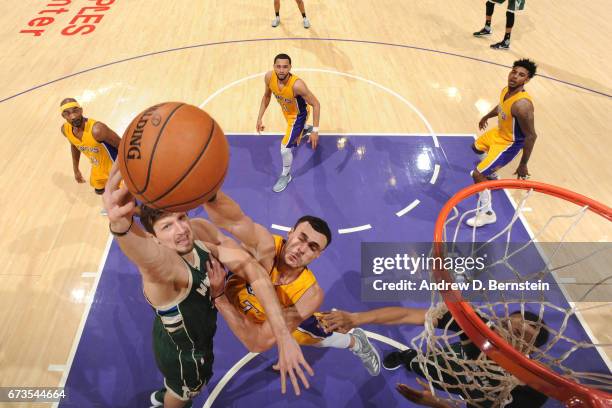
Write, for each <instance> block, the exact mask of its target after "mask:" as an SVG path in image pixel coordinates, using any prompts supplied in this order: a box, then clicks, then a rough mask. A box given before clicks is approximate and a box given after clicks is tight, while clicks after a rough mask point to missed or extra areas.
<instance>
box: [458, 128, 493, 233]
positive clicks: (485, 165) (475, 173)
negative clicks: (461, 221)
mask: <svg viewBox="0 0 612 408" xmlns="http://www.w3.org/2000/svg"><path fill="white" fill-rule="evenodd" d="M498 134H499V130H498V129H497V128H493V129H491V130H489V131H487V132H485V133H483V134H482V135H481V136H480V137H479V138H478V139H476V141H475V142H474V144H473V145H472V150H473V151H474V153H476V154H478V155H479V156H480V157H481V161H480V163H478V165H477V166H476V168H475V169H474V170H472V172H471V176H472V179H473V180H474V183H481V182H483V181H487V177H488V176H492V175H493V174H495V171H496V170H497V167H494V165H495V159H496V157H497V155H498V154H499V152H498V151H494V149H493V146H495V139H496V137H498ZM495 221H497V218H496V216H495V213H494V212H493V207H492V199H491V192H490V191H489V190H484V191H481V192H480V193H478V209H477V211H476V215H475V216H474V217H471V218H469V219H468V220H466V223H467V224H468V225H469V226H470V227H472V226H474V224H476V226H477V227H481V226H483V225H486V224H492V223H494V222H495Z"/></svg>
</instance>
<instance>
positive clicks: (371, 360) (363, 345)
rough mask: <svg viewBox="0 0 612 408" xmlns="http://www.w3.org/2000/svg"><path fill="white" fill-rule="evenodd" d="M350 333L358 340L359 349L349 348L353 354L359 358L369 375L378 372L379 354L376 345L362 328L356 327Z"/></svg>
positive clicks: (374, 374)
mask: <svg viewBox="0 0 612 408" xmlns="http://www.w3.org/2000/svg"><path fill="white" fill-rule="evenodd" d="M351 335H352V336H353V338H354V339H355V341H358V342H359V351H353V350H351V351H352V352H353V354H355V355H356V356H357V357H359V358H360V359H361V362H362V363H363V365H364V366H365V368H366V370H368V373H370V375H371V376H376V375H378V374H380V354H378V350H376V347H374V345H373V344H372V343H370V340H368V336H367V335H366V333H365V332H364V331H363V330H362V329H360V328H356V329H355V330H353V332H352V333H351Z"/></svg>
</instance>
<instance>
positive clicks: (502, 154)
mask: <svg viewBox="0 0 612 408" xmlns="http://www.w3.org/2000/svg"><path fill="white" fill-rule="evenodd" d="M523 144H524V143H523V141H508V140H505V139H502V138H501V137H500V136H499V129H498V128H493V129H491V130H489V131H487V132H485V133H483V134H482V135H481V136H480V137H479V138H478V139H476V141H475V142H474V146H475V147H476V149H477V150H479V151H481V152H486V153H487V155H486V156H485V158H484V159H483V160H482V161H481V162H480V163H478V166H476V169H477V170H478V171H479V172H480V173H481V174H482V175H483V176H489V175H491V174H493V173H495V172H496V171H497V170H499V169H501V168H502V167H504V166H505V165H506V164H508V163H510V162H511V161H512V160H513V159H514V158H515V157H516V155H517V154H518V153H519V152H520V151H521V150H522V149H523Z"/></svg>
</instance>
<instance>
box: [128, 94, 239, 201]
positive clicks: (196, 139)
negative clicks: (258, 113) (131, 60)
mask: <svg viewBox="0 0 612 408" xmlns="http://www.w3.org/2000/svg"><path fill="white" fill-rule="evenodd" d="M118 153H119V154H118V155H117V156H118V157H117V159H118V161H119V169H120V171H121V175H122V176H123V180H124V181H125V183H126V185H127V188H128V190H129V191H130V193H132V194H133V195H134V197H136V199H137V200H139V201H140V202H142V203H143V204H144V205H147V206H149V207H153V208H156V209H159V210H164V211H169V212H181V211H187V210H190V209H192V208H195V207H197V206H198V205H200V204H201V203H203V202H205V201H207V200H209V199H210V198H211V197H212V196H214V194H215V193H216V192H217V191H218V190H219V188H221V185H222V184H223V180H224V178H225V175H226V174H227V167H228V163H229V146H228V143H227V139H226V138H225V135H224V133H223V130H221V127H220V126H219V124H218V123H217V122H215V120H214V119H213V118H211V117H210V115H208V114H207V113H206V112H204V111H203V110H202V109H200V108H198V107H196V106H192V105H188V104H185V103H181V102H165V103H160V104H158V105H155V106H151V107H150V108H148V109H145V110H144V111H143V112H141V113H140V114H138V115H137V116H136V117H135V118H134V119H133V120H132V122H131V123H130V125H129V126H128V128H127V129H126V131H125V133H124V134H123V138H122V139H121V143H120V144H119V152H118Z"/></svg>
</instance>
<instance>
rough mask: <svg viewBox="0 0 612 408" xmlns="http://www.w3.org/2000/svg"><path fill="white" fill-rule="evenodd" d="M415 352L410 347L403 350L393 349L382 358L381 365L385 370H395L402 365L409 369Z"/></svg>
mask: <svg viewBox="0 0 612 408" xmlns="http://www.w3.org/2000/svg"><path fill="white" fill-rule="evenodd" d="M416 355H417V352H416V351H415V350H412V349H407V350H404V351H393V352H391V353H389V354H387V355H386V356H385V358H384V360H383V363H382V366H383V368H384V369H385V370H390V371H392V370H397V369H398V368H400V367H401V366H402V365H403V366H405V367H406V369H408V370H410V362H412V360H413V359H414V358H415V357H416Z"/></svg>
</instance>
